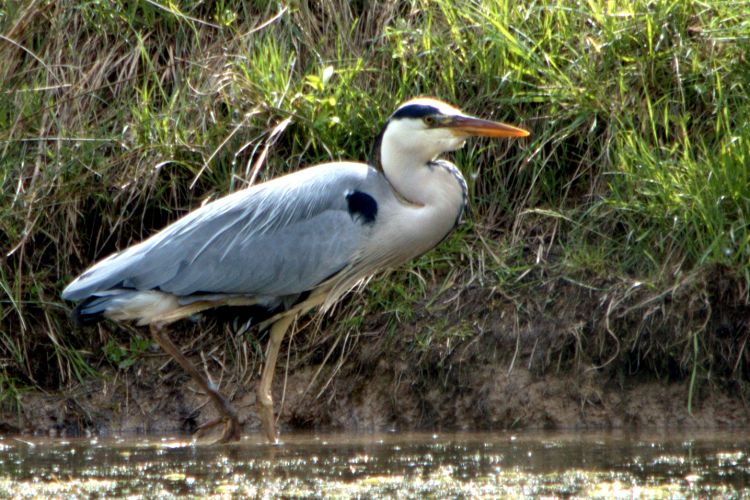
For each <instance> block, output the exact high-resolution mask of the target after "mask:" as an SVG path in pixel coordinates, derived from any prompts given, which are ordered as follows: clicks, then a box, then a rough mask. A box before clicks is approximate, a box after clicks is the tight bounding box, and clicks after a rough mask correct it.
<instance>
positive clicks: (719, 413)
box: [0, 275, 750, 435]
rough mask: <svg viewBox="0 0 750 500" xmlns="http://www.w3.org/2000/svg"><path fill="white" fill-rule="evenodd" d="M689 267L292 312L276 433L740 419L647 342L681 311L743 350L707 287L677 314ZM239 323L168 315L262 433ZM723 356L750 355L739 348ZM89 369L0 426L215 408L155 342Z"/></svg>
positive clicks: (28, 428) (108, 424) (25, 397)
mask: <svg viewBox="0 0 750 500" xmlns="http://www.w3.org/2000/svg"><path fill="white" fill-rule="evenodd" d="M713 278H717V275H714V276H713ZM385 279H388V278H385ZM698 281H699V282H696V283H692V285H685V286H684V287H682V288H680V287H677V288H675V290H674V293H673V294H672V295H671V296H670V297H649V296H648V294H647V293H641V292H631V295H630V296H628V297H623V296H620V297H619V299H618V300H620V303H619V304H617V305H615V306H612V305H611V304H610V305H609V306H608V305H607V304H601V303H598V302H599V301H600V300H601V296H600V295H599V294H593V293H591V292H590V289H589V288H588V287H582V286H579V285H574V284H571V283H569V282H568V281H562V280H560V281H553V282H546V283H544V284H541V283H540V284H538V285H537V286H536V287H535V288H534V289H535V290H536V291H537V292H538V293H537V294H527V295H526V300H525V302H519V298H518V297H510V296H508V295H507V294H503V293H501V292H500V291H498V290H497V289H496V288H484V287H481V286H469V287H463V288H461V289H449V290H446V291H444V292H442V293H439V294H437V295H435V296H433V297H431V299H430V300H422V301H418V302H416V303H414V309H413V311H412V314H411V315H410V316H411V317H410V318H409V319H408V320H404V321H401V322H399V321H397V320H396V318H395V317H394V315H393V314H392V313H386V312H374V313H373V314H370V315H368V316H366V317H364V318H359V319H361V322H360V327H359V329H358V331H353V332H350V333H349V334H340V335H333V334H331V333H327V330H331V329H332V326H333V323H334V322H335V320H336V319H337V318H338V319H342V317H343V320H347V319H348V320H351V319H352V318H351V317H347V314H351V313H348V312H347V310H346V309H352V308H351V307H348V308H345V310H344V311H342V312H341V313H340V314H338V316H336V315H334V316H333V317H325V318H323V319H322V320H321V319H320V318H318V319H314V320H313V321H308V322H307V324H301V325H298V326H300V327H301V328H298V330H297V331H296V333H295V334H294V336H293V337H292V338H291V340H289V339H287V342H286V343H285V344H284V348H283V350H282V355H281V356H280V360H279V365H278V367H277V371H276V377H275V380H274V397H275V401H276V408H277V412H278V410H279V408H281V413H280V416H279V417H278V419H279V425H280V427H281V429H282V432H284V431H287V432H288V431H289V430H293V429H322V430H326V429H344V430H347V431H383V430H415V429H435V430H439V429H445V430H448V429H451V430H487V429H621V428H631V427H635V428H675V427H681V428H692V427H696V428H736V427H745V426H748V425H749V424H750V421H748V406H747V402H746V400H745V393H744V392H743V390H742V387H741V386H740V385H737V384H734V385H733V383H732V382H731V381H729V380H728V377H727V376H726V374H724V375H722V369H721V367H720V366H719V365H720V364H721V363H719V362H718V361H719V360H717V362H716V363H715V365H716V368H715V373H714V375H713V376H712V377H711V376H707V374H706V373H700V374H698V375H696V377H695V378H694V377H693V376H692V373H691V372H690V363H689V358H690V356H688V358H687V360H688V362H687V364H685V366H680V361H679V360H680V357H681V356H682V354H681V353H678V354H675V353H677V352H678V347H680V346H679V344H678V343H677V342H678V341H677V340H675V344H674V346H673V348H672V350H673V352H672V353H671V354H670V353H664V352H661V353H659V352H654V353H652V354H649V353H648V352H647V351H648V350H654V351H657V350H658V349H657V346H665V345H667V344H669V342H665V340H666V336H667V335H674V336H675V337H674V338H675V339H678V338H681V337H679V336H678V335H677V334H675V333H670V328H671V327H670V326H669V325H673V324H675V321H674V318H673V316H675V315H679V316H680V317H681V325H680V328H682V329H683V331H684V328H688V329H689V327H690V326H691V325H692V326H694V327H696V328H698V326H701V325H702V327H703V328H704V337H711V336H714V337H716V342H722V341H723V342H725V343H727V345H730V344H731V345H736V346H737V348H736V349H735V350H734V351H733V352H735V355H740V356H741V355H742V352H743V351H742V350H741V349H740V348H739V347H740V346H741V343H742V342H743V340H742V339H739V343H738V338H737V335H744V337H742V338H744V339H745V340H746V339H747V325H746V322H745V321H746V320H745V319H743V318H745V317H746V316H743V314H744V312H743V311H744V309H742V308H739V309H738V308H737V307H730V305H731V304H728V303H727V302H723V303H711V301H712V299H713V300H715V299H716V298H717V296H716V293H718V292H719V289H718V288H717V287H716V286H714V287H713V290H712V287H711V286H709V287H708V288H706V290H707V295H705V297H704V299H705V300H706V301H707V302H706V304H709V305H711V314H712V316H711V318H712V319H711V320H710V321H708V322H707V321H706V319H705V313H706V311H707V310H704V311H703V312H700V311H697V310H695V311H693V314H692V318H690V317H689V315H688V314H687V312H686V310H685V308H684V304H683V303H682V301H681V300H680V299H681V298H682V294H683V293H692V291H694V287H695V286H699V285H701V284H702V283H703V281H701V280H698ZM720 281H721V280H720V279H719V280H718V281H717V283H718V282H720ZM587 298H588V299H587ZM724 299H726V297H724ZM643 304H647V306H644V305H643ZM349 305H350V306H351V304H349ZM541 305H544V306H545V307H544V309H542V308H541V307H540V306H541ZM644 311H647V312H649V314H648V315H644V314H643V313H644ZM607 312H609V316H607ZM654 316H658V319H657V320H654ZM670 318H672V320H670ZM717 318H718V319H717ZM235 326H236V325H235ZM607 327H608V328H609V329H610V331H613V330H616V329H618V328H631V329H632V330H633V335H632V336H623V335H619V336H618V338H620V339H622V338H634V339H635V340H634V343H633V344H631V345H623V344H622V343H619V344H618V343H617V342H615V341H614V338H615V337H614V336H611V335H610V333H608V331H607ZM110 329H112V330H111V331H110ZM93 330H94V331H95V330H96V329H93ZM234 330H235V328H234V327H233V326H232V325H227V324H217V323H215V322H213V321H210V320H207V321H203V322H199V323H198V324H195V325H191V324H187V325H182V328H179V325H178V329H177V330H176V331H174V332H173V333H172V335H173V337H174V338H175V340H176V341H177V342H178V343H180V344H181V345H183V346H186V347H185V348H186V352H188V353H189V354H190V355H191V357H192V358H193V360H194V361H195V362H196V363H199V364H203V365H204V366H205V367H206V369H208V371H209V372H210V373H211V374H212V377H213V379H214V381H215V382H217V383H219V384H220V386H221V388H222V390H223V391H224V392H225V393H226V394H228V395H229V397H230V398H231V399H232V400H233V402H234V404H235V405H236V406H237V408H238V410H239V413H240V416H241V418H242V419H243V420H244V422H245V424H244V426H245V431H246V432H257V431H258V430H259V421H258V419H257V417H256V414H255V406H254V403H255V392H254V390H255V387H256V384H257V381H258V379H259V372H260V369H261V366H262V365H261V363H262V356H263V352H262V351H263V348H264V346H265V341H266V339H265V337H264V336H262V335H261V336H259V337H256V336H255V335H257V334H255V333H253V335H250V337H247V336H246V337H244V338H243V337H241V336H237V334H235V333H232V332H233V331H234ZM200 332H203V334H200ZM706 332H708V334H710V335H708V334H707V333H706ZM92 333H93V332H92ZM142 333H143V334H144V335H145V333H146V332H142ZM117 335H119V338H121V339H126V338H127V337H126V336H124V335H123V332H121V331H120V332H118V331H117V327H116V326H114V325H112V324H106V323H103V324H101V325H100V327H99V330H98V334H95V335H93V338H94V339H95V341H96V339H97V338H99V339H101V338H109V339H110V340H111V338H116V336H117ZM654 336H656V337H658V342H655V341H654V340H653V337H654ZM248 338H249V340H248ZM123 341H124V340H123ZM683 347H685V346H683ZM687 347H689V346H687ZM687 347H685V349H687ZM687 352H688V353H689V352H690V349H688V350H687ZM712 352H713V353H714V355H716V353H717V352H720V350H718V349H716V348H714V349H713V351H712ZM727 352H728V351H727ZM636 353H637V355H636ZM698 354H700V353H698ZM670 356H671V359H669V358H670ZM726 361H733V362H734V364H735V366H736V367H739V368H742V367H744V368H745V369H746V366H747V361H746V360H743V359H739V358H738V359H734V360H726ZM727 369H729V368H727ZM735 369H737V368H735ZM100 373H101V375H100V376H99V377H97V378H94V379H91V380H90V381H89V382H87V383H85V384H74V385H71V386H69V387H68V389H67V390H66V391H58V392H50V393H44V392H41V391H38V390H29V391H25V392H22V393H21V394H20V396H19V400H18V403H19V404H20V407H18V406H17V407H12V406H11V405H8V404H7V403H6V404H5V405H4V406H3V411H2V413H1V414H0V431H2V432H5V433H16V432H20V433H30V434H51V435H81V434H95V435H111V434H116V433H130V432H135V433H172V432H191V431H193V430H195V428H196V427H197V426H198V425H200V424H201V423H203V422H206V421H208V420H210V419H212V418H213V417H214V416H215V411H214V408H213V407H212V406H211V405H210V404H209V403H207V398H206V397H205V396H204V395H202V394H200V393H199V391H198V390H197V388H196V386H195V385H194V384H193V382H192V381H191V380H190V379H189V377H188V376H187V375H185V374H184V372H183V371H182V370H181V369H180V368H179V367H178V366H177V365H176V364H175V363H174V362H173V361H171V360H170V359H169V358H168V357H167V355H165V354H164V353H162V352H161V351H159V350H158V349H157V348H155V347H154V346H150V347H148V348H147V349H146V350H145V351H143V352H142V353H141V354H140V355H139V356H138V358H137V359H136V360H134V362H133V364H132V365H131V366H130V367H129V368H127V369H125V370H123V369H117V368H116V367H114V366H110V367H107V366H102V367H100ZM691 381H692V383H691Z"/></svg>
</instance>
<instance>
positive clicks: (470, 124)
mask: <svg viewBox="0 0 750 500" xmlns="http://www.w3.org/2000/svg"><path fill="white" fill-rule="evenodd" d="M443 126H444V127H446V128H449V129H451V131H453V132H454V133H455V134H456V135H464V136H470V135H472V136H482V137H526V136H528V135H529V134H531V132H529V131H528V130H524V129H522V128H518V127H514V126H513V125H507V124H505V123H500V122H493V121H489V120H482V119H481V118H474V117H473V116H466V115H458V116H452V117H450V118H449V119H448V120H446V122H445V124H444V125H443Z"/></svg>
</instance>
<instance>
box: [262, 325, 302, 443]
mask: <svg viewBox="0 0 750 500" xmlns="http://www.w3.org/2000/svg"><path fill="white" fill-rule="evenodd" d="M292 320H294V314H289V315H287V316H282V317H281V318H279V319H278V320H277V321H276V322H275V323H274V324H273V325H271V333H270V339H269V341H268V353H267V356H266V364H265V365H264V366H263V374H262V375H261V377H260V383H259V384H258V399H257V401H258V414H259V416H260V421H261V424H262V425H263V432H265V434H266V438H268V440H269V441H270V442H272V443H277V442H278V438H277V436H276V429H275V421H274V417H273V395H272V394H271V385H272V383H273V374H274V370H275V369H276V358H277V357H278V355H279V348H280V347H281V341H282V340H284V334H285V333H286V330H287V328H289V325H290V324H291V323H292Z"/></svg>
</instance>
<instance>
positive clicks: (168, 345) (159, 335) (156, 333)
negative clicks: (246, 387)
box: [151, 323, 242, 443]
mask: <svg viewBox="0 0 750 500" xmlns="http://www.w3.org/2000/svg"><path fill="white" fill-rule="evenodd" d="M151 336H152V337H153V338H154V340H155V341H156V343H157V344H159V345H160V346H161V348H162V349H164V351H165V352H166V353H167V354H169V355H170V356H172V358H174V360H175V361H177V363H178V364H179V365H180V366H181V367H182V369H183V370H185V371H186V372H187V373H188V375H190V377H191V378H192V379H193V380H194V381H195V382H196V383H197V384H198V386H199V387H200V388H201V389H202V390H203V391H204V392H205V393H206V394H208V397H209V398H210V399H211V402H212V403H213V404H214V406H215V407H216V409H217V410H218V411H219V413H220V414H221V417H220V418H218V419H216V420H212V421H210V422H208V423H206V424H204V425H202V426H200V427H199V428H198V431H197V432H198V433H200V432H202V431H204V430H206V429H208V428H211V427H214V426H216V425H218V424H221V423H224V432H223V433H222V435H221V437H220V438H219V439H218V440H217V441H216V442H217V443H226V442H229V441H237V440H239V439H240V437H241V430H242V429H241V426H240V421H239V418H238V417H237V410H235V409H234V407H233V406H232V404H231V403H230V402H229V401H228V400H227V399H226V398H225V397H224V396H223V395H222V394H221V393H220V392H219V391H218V389H217V388H216V386H214V384H213V383H211V382H209V381H208V379H207V378H206V376H205V375H203V374H202V373H201V372H200V371H199V370H198V369H197V368H196V367H195V365H193V363H191V362H190V360H189V359H187V358H186V357H185V355H183V354H182V352H180V349H179V348H178V347H177V346H176V345H175V344H174V342H172V339H170V338H169V335H167V332H166V328H165V327H164V325H161V324H158V323H156V324H151Z"/></svg>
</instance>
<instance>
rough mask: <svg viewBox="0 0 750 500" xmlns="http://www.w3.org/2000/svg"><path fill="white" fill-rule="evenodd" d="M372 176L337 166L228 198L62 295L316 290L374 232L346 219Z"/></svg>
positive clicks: (110, 261)
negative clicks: (350, 202) (353, 196)
mask: <svg viewBox="0 0 750 500" xmlns="http://www.w3.org/2000/svg"><path fill="white" fill-rule="evenodd" d="M374 176H377V173H375V172H374V170H372V169H371V168H370V167H368V166H367V165H365V164H357V163H331V164H325V165H319V166H316V167H310V168H307V169H304V170H301V171H299V172H296V173H293V174H289V175H286V176H283V177H280V178H277V179H274V180H272V181H269V182H266V183H263V184H259V185H257V186H253V187H250V188H247V189H245V190H242V191H238V192H236V193H233V194H230V195H228V196H225V197H223V198H220V199H219V200H216V201H214V202H212V203H209V204H207V205H205V206H203V207H201V208H199V209H197V210H195V211H193V212H191V213H189V214H187V215H186V216H184V217H183V218H182V219H179V220H178V221H176V222H174V223H173V224H171V225H169V226H167V227H166V228H165V229H163V230H162V231H160V232H159V233H157V234H155V235H154V236H152V237H151V238H149V239H147V240H145V241H143V242H142V243H139V244H137V245H134V246H132V247H130V248H128V249H126V250H124V251H123V252H120V253H118V254H114V255H113V256H110V257H108V258H107V259H105V260H103V261H101V262H99V263H97V264H95V265H94V266H92V267H91V268H90V269H89V270H87V271H86V272H84V273H83V274H82V275H81V276H79V277H78V278H77V279H76V280H75V281H73V282H72V283H71V284H70V285H68V287H67V288H66V289H65V290H64V291H63V298H65V299H69V300H81V299H84V298H87V297H90V296H92V295H95V294H96V293H97V292H99V293H101V292H104V291H106V290H109V289H112V288H130V289H135V290H161V291H163V292H169V293H172V294H175V295H178V296H187V295H191V294H195V293H235V294H247V295H255V296H280V295H291V294H296V293H301V292H304V291H307V290H310V289H312V288H314V287H315V286H316V285H317V284H319V283H320V282H322V281H324V280H325V279H327V278H328V277H330V276H331V275H333V274H335V273H337V272H338V271H340V270H341V269H343V268H344V267H346V266H347V265H349V264H350V263H351V262H352V259H354V258H355V256H356V254H357V252H358V251H359V249H360V248H361V246H362V243H363V241H364V238H366V237H367V235H368V234H369V228H368V227H367V225H364V224H362V223H361V221H358V220H356V219H355V218H353V217H352V216H351V214H350V213H349V212H348V210H347V203H346V194H347V193H350V192H352V191H354V190H358V189H360V188H361V187H362V186H363V185H364V184H366V183H368V182H369V183H371V182H372V181H373V178H374Z"/></svg>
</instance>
